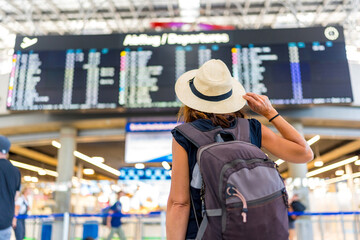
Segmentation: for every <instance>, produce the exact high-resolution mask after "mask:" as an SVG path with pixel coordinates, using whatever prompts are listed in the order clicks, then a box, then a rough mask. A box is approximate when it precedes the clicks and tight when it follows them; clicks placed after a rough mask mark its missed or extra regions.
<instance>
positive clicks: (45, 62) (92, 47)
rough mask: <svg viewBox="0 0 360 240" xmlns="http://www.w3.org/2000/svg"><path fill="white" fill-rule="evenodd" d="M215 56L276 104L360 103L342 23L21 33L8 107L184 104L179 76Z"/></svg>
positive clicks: (160, 106) (159, 106) (164, 106)
mask: <svg viewBox="0 0 360 240" xmlns="http://www.w3.org/2000/svg"><path fill="white" fill-rule="evenodd" d="M213 58H216V59H221V60H223V61H224V62H225V63H226V64H227V66H228V67H229V69H230V70H231V72H232V74H233V76H234V77H235V78H236V79H237V80H238V81H240V82H241V83H242V84H243V85H244V87H245V89H246V90H247V91H251V92H255V93H259V94H265V95H268V96H269V98H270V99H271V101H272V102H273V103H274V104H324V103H329V104H337V103H342V104H344V103H345V104H347V103H351V102H352V101H353V96H352V90H351V84H350V76H349V67H348V63H347V58H346V53H345V41H344V34H343V29H342V28H341V27H326V28H323V27H317V28H298V29H263V30H235V31H211V32H154V33H128V34H112V35H74V36H27V37H26V36H17V38H16V45H15V54H14V56H13V66H12V71H11V76H10V82H9V91H8V98H7V107H8V109H10V110H22V111H23V110H78V109H116V108H123V109H124V110H134V109H140V110H141V109H155V108H156V109H160V110H161V109H168V108H177V107H179V106H180V105H181V104H180V102H179V101H178V100H177V99H176V96H175V93H174V84H175V81H176V79H177V78H178V77H179V76H180V75H181V74H183V73H184V72H186V71H189V70H192V69H196V68H198V67H199V66H201V65H202V64H203V63H204V62H206V61H207V60H209V59H213Z"/></svg>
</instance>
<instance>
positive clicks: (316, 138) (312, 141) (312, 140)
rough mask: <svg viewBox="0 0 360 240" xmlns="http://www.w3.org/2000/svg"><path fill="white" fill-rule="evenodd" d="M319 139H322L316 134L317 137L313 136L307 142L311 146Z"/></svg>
mask: <svg viewBox="0 0 360 240" xmlns="http://www.w3.org/2000/svg"><path fill="white" fill-rule="evenodd" d="M319 140H320V135H316V136H315V137H312V138H311V139H309V140H308V141H307V143H308V144H309V146H311V145H313V144H314V143H316V142H317V141H319Z"/></svg>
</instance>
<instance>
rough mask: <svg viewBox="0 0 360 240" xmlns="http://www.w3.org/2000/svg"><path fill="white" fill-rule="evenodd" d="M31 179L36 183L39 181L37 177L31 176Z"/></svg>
mask: <svg viewBox="0 0 360 240" xmlns="http://www.w3.org/2000/svg"><path fill="white" fill-rule="evenodd" d="M31 181H32V182H33V183H37V182H39V179H38V178H37V177H31Z"/></svg>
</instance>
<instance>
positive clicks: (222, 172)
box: [219, 158, 271, 202]
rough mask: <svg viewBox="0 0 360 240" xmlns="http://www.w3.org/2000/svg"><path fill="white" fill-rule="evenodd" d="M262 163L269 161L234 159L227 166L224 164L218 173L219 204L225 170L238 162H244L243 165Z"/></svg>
mask: <svg viewBox="0 0 360 240" xmlns="http://www.w3.org/2000/svg"><path fill="white" fill-rule="evenodd" d="M264 161H270V162H271V160H269V159H259V158H255V159H250V160H243V159H235V160H233V161H231V162H229V163H227V164H225V165H224V166H223V168H222V169H221V172H220V181H219V182H220V184H219V201H220V202H221V197H222V189H223V180H224V173H225V171H226V170H228V169H229V168H231V167H233V165H235V164H238V163H240V162H244V163H249V164H251V163H254V162H264Z"/></svg>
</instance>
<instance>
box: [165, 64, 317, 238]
mask: <svg viewBox="0 0 360 240" xmlns="http://www.w3.org/2000/svg"><path fill="white" fill-rule="evenodd" d="M175 91H176V95H177V97H178V98H179V100H180V101H181V102H182V103H183V104H184V106H183V107H182V108H181V109H180V112H179V115H180V116H179V117H181V118H182V119H183V120H184V122H192V123H193V125H195V126H196V127H197V128H198V129H200V130H202V131H208V130H212V129H214V128H215V127H216V126H221V127H222V128H225V129H226V128H229V127H232V126H233V125H234V124H235V122H236V118H244V114H243V113H242V112H241V109H242V107H243V106H244V105H245V103H246V102H247V103H248V105H249V107H250V108H251V109H252V110H253V111H254V112H256V113H258V114H260V115H262V116H264V117H266V118H267V119H268V120H269V121H270V122H271V123H272V124H273V125H274V126H275V127H276V128H277V130H278V131H279V132H280V134H281V136H278V135H276V134H275V133H274V132H273V131H271V130H270V129H269V128H267V127H266V126H264V125H262V124H260V122H258V121H257V120H255V119H249V120H248V121H249V128H250V129H249V130H250V139H251V143H252V144H254V145H256V146H258V147H259V148H260V147H264V148H266V149H267V150H268V151H269V152H270V153H272V154H274V155H275V156H277V157H279V158H281V159H284V160H286V161H289V162H293V163H305V162H308V161H310V160H312V158H313V153H312V150H311V148H310V147H309V146H308V144H307V143H306V141H305V139H304V138H303V137H302V136H301V135H300V134H299V133H298V132H297V131H296V130H295V129H294V128H293V127H292V126H291V125H290V124H289V123H288V122H287V121H286V120H285V119H283V118H282V117H281V116H280V115H279V114H278V112H277V111H276V110H275V109H274V108H273V107H272V105H271V103H270V101H269V99H268V98H267V97H266V96H263V95H257V94H254V93H245V90H244V88H243V87H242V85H241V84H240V83H239V82H238V81H237V80H235V79H234V78H232V77H231V74H230V72H229V70H228V68H227V66H226V65H225V64H224V63H223V62H222V61H220V60H210V61H208V62H206V63H205V64H204V65H203V66H201V67H200V68H199V69H196V70H191V71H189V72H186V73H184V74H183V75H182V76H180V78H179V79H178V80H177V82H176V85H175ZM172 134H173V137H174V138H173V149H172V152H173V165H172V180H171V190H170V195H169V199H168V205H167V219H166V226H167V238H168V239H170V240H173V239H195V237H196V234H197V231H198V225H199V224H200V223H199V222H198V221H199V220H198V219H201V200H200V189H199V188H195V187H193V186H192V182H191V181H192V172H193V170H194V168H195V166H196V152H197V148H196V147H195V145H193V144H192V143H191V142H189V141H188V140H187V139H186V138H185V137H184V136H183V135H182V134H181V133H180V132H179V131H177V130H176V129H174V130H173V131H172ZM190 193H191V196H190ZM191 202H193V204H190V203H191ZM195 212H196V215H195Z"/></svg>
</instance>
